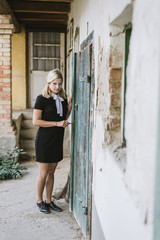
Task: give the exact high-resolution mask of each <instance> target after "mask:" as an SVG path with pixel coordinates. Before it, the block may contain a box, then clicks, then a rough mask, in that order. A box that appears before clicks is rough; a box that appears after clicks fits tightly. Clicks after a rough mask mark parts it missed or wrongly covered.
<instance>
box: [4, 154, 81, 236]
mask: <svg viewBox="0 0 160 240" xmlns="http://www.w3.org/2000/svg"><path fill="white" fill-rule="evenodd" d="M69 164H70V163H69V159H67V158H66V159H64V160H63V161H61V162H60V163H59V165H58V167H57V170H56V176H55V187H54V193H56V192H59V190H60V189H62V188H63V186H64V185H65V183H66V181H67V176H68V172H69ZM23 165H24V166H26V167H27V170H26V171H23V172H22V174H23V176H22V178H19V179H17V180H5V181H0V240H31V239H32V240H63V239H64V240H71V239H76V240H78V239H81V240H84V237H83V236H82V233H81V230H80V228H79V226H78V224H77V223H76V221H75V219H74V217H73V214H72V213H71V212H70V211H69V206H68V203H66V201H65V200H64V199H61V200H58V201H56V203H57V205H59V206H60V207H62V209H63V212H55V211H52V212H51V213H50V214H44V213H41V212H40V211H39V209H38V207H37V206H36V179H37V175H38V166H37V164H36V162H35V161H30V162H25V163H23Z"/></svg>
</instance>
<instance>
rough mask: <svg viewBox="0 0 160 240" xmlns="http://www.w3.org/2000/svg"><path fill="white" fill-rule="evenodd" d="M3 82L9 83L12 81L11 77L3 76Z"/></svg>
mask: <svg viewBox="0 0 160 240" xmlns="http://www.w3.org/2000/svg"><path fill="white" fill-rule="evenodd" d="M3 82H4V83H9V82H11V79H10V78H3Z"/></svg>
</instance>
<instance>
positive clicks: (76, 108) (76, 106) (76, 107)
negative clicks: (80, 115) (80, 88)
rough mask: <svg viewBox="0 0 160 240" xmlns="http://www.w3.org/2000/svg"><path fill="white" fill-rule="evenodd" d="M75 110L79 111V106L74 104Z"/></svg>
mask: <svg viewBox="0 0 160 240" xmlns="http://www.w3.org/2000/svg"><path fill="white" fill-rule="evenodd" d="M74 110H75V111H78V104H77V103H76V104H74Z"/></svg>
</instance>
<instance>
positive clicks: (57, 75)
mask: <svg viewBox="0 0 160 240" xmlns="http://www.w3.org/2000/svg"><path fill="white" fill-rule="evenodd" d="M57 78H61V79H62V82H63V75H62V73H61V71H60V70H59V69H58V68H56V69H53V70H51V71H50V72H49V73H48V75H47V85H46V86H45V87H44V89H43V91H42V96H43V97H45V98H50V97H51V96H52V95H51V91H50V88H49V83H50V82H52V81H53V80H55V79H57ZM59 96H60V97H62V98H63V99H65V98H66V94H65V91H64V89H63V88H61V90H60V91H59Z"/></svg>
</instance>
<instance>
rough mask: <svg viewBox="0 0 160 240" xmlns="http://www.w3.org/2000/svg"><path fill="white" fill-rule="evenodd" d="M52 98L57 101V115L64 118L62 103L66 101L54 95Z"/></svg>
mask: <svg viewBox="0 0 160 240" xmlns="http://www.w3.org/2000/svg"><path fill="white" fill-rule="evenodd" d="M52 97H53V99H54V100H55V101H56V108H57V114H60V116H61V117H62V116H63V107H62V103H61V102H63V101H64V99H63V98H61V97H60V96H59V95H56V94H54V93H52Z"/></svg>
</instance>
